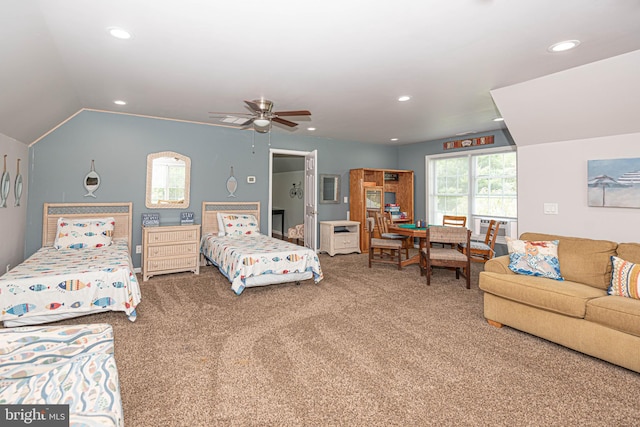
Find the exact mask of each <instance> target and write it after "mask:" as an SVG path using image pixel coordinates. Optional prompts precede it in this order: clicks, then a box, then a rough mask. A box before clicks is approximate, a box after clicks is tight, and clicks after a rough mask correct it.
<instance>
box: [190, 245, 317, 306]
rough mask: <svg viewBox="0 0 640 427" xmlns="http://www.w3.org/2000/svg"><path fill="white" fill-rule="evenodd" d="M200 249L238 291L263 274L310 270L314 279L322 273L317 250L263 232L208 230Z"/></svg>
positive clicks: (238, 292)
mask: <svg viewBox="0 0 640 427" xmlns="http://www.w3.org/2000/svg"><path fill="white" fill-rule="evenodd" d="M200 251H201V253H202V254H203V255H204V256H205V257H206V258H207V259H209V261H211V262H213V263H214V264H215V265H216V267H218V268H219V269H220V272H222V274H224V275H225V276H226V277H227V279H229V281H230V282H231V289H233V291H234V292H235V293H236V294H237V295H240V294H241V293H242V291H243V290H244V288H245V279H247V278H248V277H253V276H259V275H262V274H287V273H303V272H306V271H311V272H312V273H313V280H314V281H315V283H318V282H319V281H320V280H322V277H323V275H322V268H321V267H320V260H319V259H318V255H317V254H316V253H315V252H314V251H312V250H311V249H308V248H304V247H301V246H297V245H294V244H293V243H289V242H286V241H284V240H278V239H274V238H273V237H269V236H266V235H264V234H258V235H250V236H243V237H235V236H234V237H232V236H224V237H219V236H214V235H212V234H207V235H205V236H204V237H203V238H202V244H201V248H200Z"/></svg>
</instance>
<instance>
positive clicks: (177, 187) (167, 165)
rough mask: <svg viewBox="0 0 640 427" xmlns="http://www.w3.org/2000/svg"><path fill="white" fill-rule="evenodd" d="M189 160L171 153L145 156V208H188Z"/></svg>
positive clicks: (163, 152)
mask: <svg viewBox="0 0 640 427" xmlns="http://www.w3.org/2000/svg"><path fill="white" fill-rule="evenodd" d="M190 176H191V159H190V158H189V157H187V156H183V155H182V154H179V153H175V152H173V151H162V152H160V153H152V154H149V155H148V156H147V198H146V206H147V207H148V208H151V209H178V208H188V207H189V186H190V181H191V177H190Z"/></svg>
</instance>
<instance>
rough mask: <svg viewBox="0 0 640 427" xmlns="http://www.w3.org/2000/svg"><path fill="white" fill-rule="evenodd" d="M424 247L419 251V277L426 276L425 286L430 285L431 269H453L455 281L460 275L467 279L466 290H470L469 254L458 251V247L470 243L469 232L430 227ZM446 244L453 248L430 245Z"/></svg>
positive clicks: (462, 229) (460, 229) (456, 228)
mask: <svg viewBox="0 0 640 427" xmlns="http://www.w3.org/2000/svg"><path fill="white" fill-rule="evenodd" d="M426 235H427V238H426V245H425V247H424V248H422V249H421V250H420V275H425V274H426V276H427V285H431V272H432V268H433V267H446V268H451V269H455V271H456V279H460V274H462V275H463V276H464V277H465V279H467V289H470V288H471V279H470V276H471V274H470V273H471V257H470V256H469V253H468V252H467V253H463V252H460V251H459V250H458V245H460V244H466V245H467V247H469V244H470V242H471V230H468V229H467V228H465V227H441V226H437V225H436V226H431V227H429V228H427V232H426ZM431 241H433V242H438V243H446V244H451V245H452V246H453V247H452V248H449V247H442V248H432V247H431V245H430V243H431Z"/></svg>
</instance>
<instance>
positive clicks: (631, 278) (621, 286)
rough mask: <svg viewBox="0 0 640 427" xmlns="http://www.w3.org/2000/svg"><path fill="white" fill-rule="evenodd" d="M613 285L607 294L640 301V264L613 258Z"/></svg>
mask: <svg viewBox="0 0 640 427" xmlns="http://www.w3.org/2000/svg"><path fill="white" fill-rule="evenodd" d="M611 266H612V271H611V284H610V285H609V289H608V290H607V293H608V294H609V295H617V296H621V297H627V298H635V299H640V264H634V263H632V262H629V261H625V260H623V259H622V258H618V257H616V256H612V257H611Z"/></svg>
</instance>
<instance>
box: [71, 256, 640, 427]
mask: <svg viewBox="0 0 640 427" xmlns="http://www.w3.org/2000/svg"><path fill="white" fill-rule="evenodd" d="M321 263H322V266H323V269H324V273H325V279H324V280H323V281H322V282H320V284H318V285H315V284H314V283H313V282H312V281H307V282H303V283H302V284H300V285H299V286H296V285H295V284H284V285H273V286H268V287H263V288H250V289H247V290H245V292H244V293H243V294H242V295H240V296H236V295H235V294H234V293H233V292H232V291H231V289H230V285H229V283H228V282H227V281H226V279H225V278H224V277H223V276H222V275H221V274H220V273H219V272H218V271H217V270H215V269H214V268H213V267H206V268H203V269H202V270H201V274H200V275H199V276H195V275H192V274H186V273H185V274H174V275H167V276H158V277H154V278H152V279H151V280H149V281H148V282H144V283H142V285H141V286H142V293H143V300H142V303H141V305H140V306H139V309H138V313H139V317H138V320H137V321H136V322H135V323H130V322H129V321H128V320H127V319H126V318H125V316H124V315H123V314H122V313H104V314H98V315H93V316H90V317H84V318H78V319H74V320H68V321H66V322H64V323H87V322H92V323H95V322H107V323H111V324H112V325H113V326H114V330H115V335H116V337H115V339H116V359H117V364H118V370H119V373H120V385H121V389H122V398H123V405H124V412H125V424H126V425H127V426H128V427H142V426H154V427H155V426H343V425H344V426H422V425H445V426H446V425H450V426H459V425H469V426H477V425H509V426H514V425H515V426H519V425H531V426H542V425H545V426H546V425H558V426H574V425H575V426H577V425H580V426H631V425H637V423H638V422H639V421H638V420H640V404H638V396H640V375H639V374H637V373H634V372H631V371H628V370H625V369H623V368H619V367H617V366H614V365H611V364H609V363H606V362H603V361H600V360H597V359H594V358H591V357H588V356H585V355H582V354H580V353H577V352H574V351H571V350H568V349H566V348H563V347H560V346H557V345H555V344H553V343H550V342H547V341H543V340H541V339H538V338H536V337H533V336H530V335H527V334H524V333H521V332H518V331H515V330H513V329H510V328H506V327H505V328H502V329H497V328H494V327H491V326H489V325H488V324H487V323H486V322H485V321H484V319H483V316H482V293H481V292H480V291H479V290H478V286H477V282H478V272H479V271H480V269H481V268H482V267H481V265H478V264H476V265H474V275H473V276H474V277H473V281H472V288H471V290H467V289H465V288H464V281H463V280H462V279H461V280H460V281H456V280H455V278H454V277H455V275H454V274H453V272H451V271H446V270H437V271H436V272H435V273H434V281H433V284H432V286H431V287H427V286H426V283H425V279H424V278H423V277H420V275H419V272H418V269H417V267H416V266H410V267H408V268H405V269H404V270H402V271H397V270H395V269H394V268H393V267H392V266H387V265H377V266H374V268H372V269H369V268H367V267H366V263H367V261H366V255H337V256H335V257H333V258H332V257H329V256H327V255H321ZM639 351H640V349H639Z"/></svg>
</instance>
